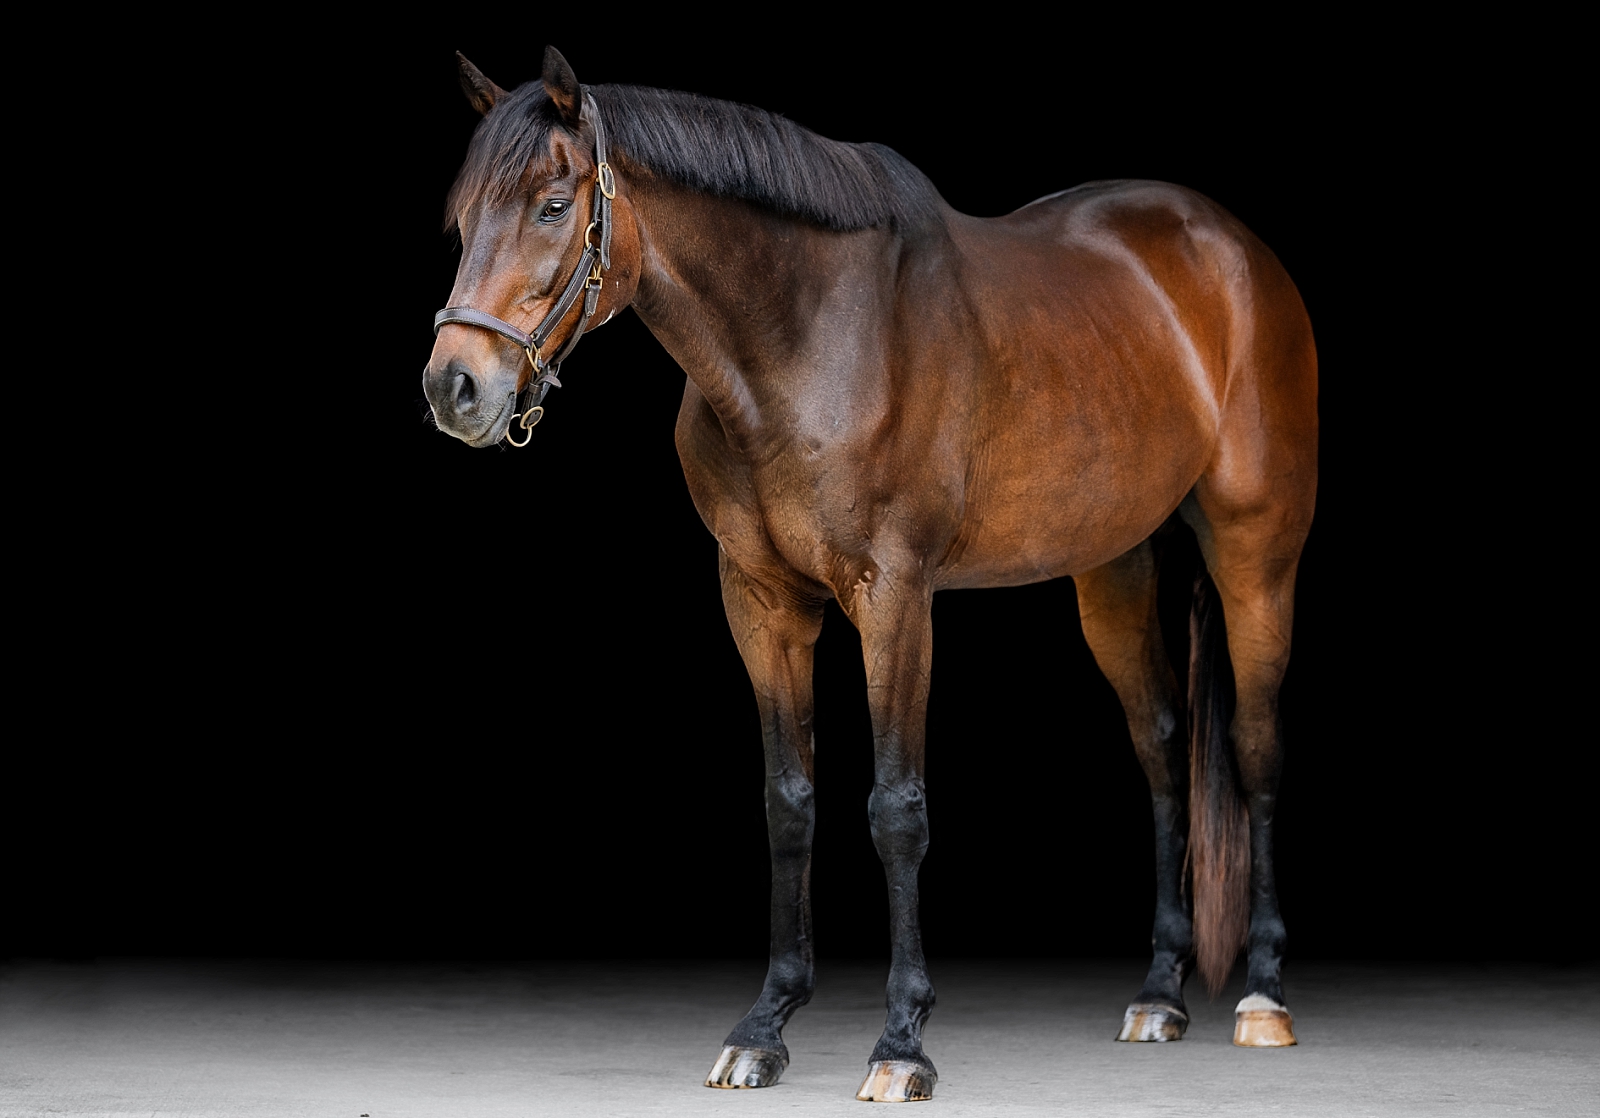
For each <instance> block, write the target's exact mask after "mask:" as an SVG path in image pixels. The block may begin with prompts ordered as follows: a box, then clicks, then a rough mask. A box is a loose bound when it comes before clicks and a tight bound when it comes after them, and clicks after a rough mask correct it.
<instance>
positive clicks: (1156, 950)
mask: <svg viewBox="0 0 1600 1118" xmlns="http://www.w3.org/2000/svg"><path fill="white" fill-rule="evenodd" d="M1154 808H1155V830H1156V835H1155V838H1156V917H1155V926H1154V927H1153V929H1152V930H1151V936H1150V941H1151V947H1152V948H1153V955H1152V958H1151V961H1150V971H1149V973H1148V974H1147V975H1146V976H1145V980H1144V987H1143V989H1141V990H1140V991H1139V997H1138V999H1137V1001H1136V1003H1135V1004H1138V1005H1165V1006H1171V1007H1172V1008H1174V1009H1177V1010H1180V1011H1185V1012H1186V1007H1185V1006H1184V1001H1183V983H1184V980H1185V979H1187V978H1188V977H1189V972H1190V971H1191V970H1192V969H1193V967H1194V920H1193V918H1192V917H1191V915H1190V912H1189V898H1188V890H1187V889H1186V888H1185V886H1184V872H1183V870H1184V855H1185V853H1186V851H1187V850H1188V829H1189V813H1188V808H1187V805H1186V804H1185V802H1184V800H1183V798H1182V796H1181V795H1180V796H1161V795H1157V796H1155V797H1154Z"/></svg>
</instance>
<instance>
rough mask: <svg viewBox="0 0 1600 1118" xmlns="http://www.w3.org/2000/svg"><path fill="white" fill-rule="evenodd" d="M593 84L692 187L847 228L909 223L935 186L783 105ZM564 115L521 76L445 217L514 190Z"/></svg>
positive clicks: (646, 152) (649, 150)
mask: <svg viewBox="0 0 1600 1118" xmlns="http://www.w3.org/2000/svg"><path fill="white" fill-rule="evenodd" d="M590 92H592V93H593V94H594V97H595V101H596V102H597V103H598V104H599V106H600V114H601V116H602V118H603V119H604V120H605V125H606V138H607V142H608V144H609V145H610V146H611V148H613V149H614V150H615V151H616V152H618V153H620V155H621V156H623V157H624V158H626V159H627V160H629V161H631V162H634V163H637V164H639V165H641V166H643V167H645V168H646V169H648V170H649V171H651V172H652V173H654V174H657V175H660V176H661V177H662V178H665V179H668V180H670V181H672V182H675V183H679V184H681V185H683V186H687V187H690V188H691V189H694V190H702V191H705V192H706V193H708V194H713V195H717V196H719V197H724V198H738V199H742V200H743V201H746V202H750V203H753V204H754V205H757V206H762V207H764V208H766V209H769V210H772V211H774V212H775V213H779V214H784V215H786V216H789V217H794V218H799V219H800V220H802V221H806V222H810V223H812V224H814V225H820V226H822V227H823V228H826V229H833V230H837V231H840V232H845V231H849V230H854V229H866V228H870V227H874V226H889V225H895V224H904V223H906V222H908V221H910V220H911V219H913V218H914V217H916V216H918V215H921V214H925V213H926V212H927V211H928V210H929V209H930V208H931V207H932V206H933V205H934V204H936V203H937V201H938V198H939V195H938V192H937V191H935V190H934V188H933V184H932V183H930V182H929V181H928V180H927V178H926V177H925V176H924V175H923V174H922V172H921V171H918V170H917V169H916V168H915V167H913V166H912V165H911V164H910V163H908V162H906V161H905V159H903V158H901V157H900V156H899V155H898V154H896V153H895V152H894V151H892V150H890V149H889V148H886V147H884V146H883V145H881V144H846V143H840V142H839V141H837V140H828V139H824V138H823V137H821V136H818V135H817V134H816V133H814V132H811V131H808V130H807V129H805V128H802V127H800V125H798V124H795V123H794V122H793V121H791V120H787V119H785V118H784V117H781V116H779V115H778V114H777V113H770V112H767V111H766V110H765V109H758V108H754V107H752V106H750V105H739V104H735V103H733V102H731V101H718V100H716V99H715V98H711V97H702V96H700V95H699V94H695V93H678V92H674V91H671V90H665V89H645V88H641V87H638V86H627V85H602V86H595V87H593V88H592V89H591V90H590ZM559 127H561V124H560V118H559V116H558V115H557V112H556V109H555V106H554V105H553V104H551V102H550V98H549V96H548V94H546V92H545V89H544V85H543V83H542V82H538V81H532V82H528V83H526V84H525V85H522V86H519V87H518V88H517V90H516V91H515V92H514V93H512V94H510V95H509V96H508V97H506V98H505V99H504V100H502V101H501V102H500V103H499V104H497V105H496V106H495V107H494V109H493V110H492V111H491V112H490V113H489V115H488V116H486V117H485V118H484V120H483V122H482V123H481V124H480V125H479V126H478V131H477V132H476V133H475V134H474V135H473V138H472V146H471V147H470V148H469V149H468V152H467V161H466V163H465V165H463V166H462V168H461V174H460V176H459V177H458V178H457V179H456V184H455V186H454V188H453V189H452V190H451V191H450V200H449V202H448V203H447V208H446V212H445V226H446V228H453V227H454V226H455V223H456V215H457V214H458V213H460V212H461V210H462V209H463V208H465V207H466V206H468V205H470V204H471V203H472V202H473V201H475V200H476V199H477V198H479V197H480V196H487V197H488V198H489V199H491V200H492V201H502V200H504V199H507V198H510V197H512V196H514V195H515V194H516V193H517V191H518V190H519V189H521V188H522V185H523V182H524V177H525V175H526V173H527V170H528V168H529V166H530V165H531V164H532V163H533V162H534V161H535V160H536V159H538V158H540V157H542V156H543V155H544V154H545V153H546V152H547V151H548V150H549V146H548V145H549V138H550V130H551V129H552V128H559ZM586 131H587V129H586Z"/></svg>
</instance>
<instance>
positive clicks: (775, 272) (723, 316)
mask: <svg viewBox="0 0 1600 1118" xmlns="http://www.w3.org/2000/svg"><path fill="white" fill-rule="evenodd" d="M636 198H637V201H635V203H634V209H635V214H636V218H637V220H638V223H639V226H640V228H639V234H640V241H641V249H642V268H641V273H640V277H639V286H638V291H637V294H636V295H635V297H634V301H633V307H634V310H635V311H636V312H637V313H638V315H639V317H640V318H641V319H642V320H643V321H644V323H645V325H646V326H648V327H649V328H650V331H651V332H652V333H653V334H654V335H655V336H656V338H657V339H658V340H659V341H660V342H661V343H662V345H664V346H665V347H666V349H667V352H669V353H670V354H671V355H672V356H673V358H674V359H675V360H676V361H677V362H678V364H679V365H681V366H682V367H683V368H684V370H685V371H686V372H688V374H689V377H690V379H691V380H693V381H694V383H695V386H696V387H697V388H698V389H699V390H700V392H701V394H702V395H703V396H704V397H705V398H706V401H707V402H708V403H709V404H710V405H711V407H712V409H713V410H714V411H715V412H716V413H717V415H718V417H719V418H720V419H721V420H722V424H723V427H724V429H725V430H727V431H728V433H729V434H730V435H731V436H732V437H733V438H734V439H735V440H736V441H740V442H743V441H745V440H747V439H748V440H753V441H759V442H765V441H767V439H768V438H770V436H771V435H772V434H773V427H774V424H781V423H782V422H783V419H784V417H785V413H786V412H788V411H789V405H790V404H791V403H792V401H793V400H794V397H795V394H796V392H797V391H798V390H799V388H800V385H799V384H798V383H797V381H798V380H799V378H801V377H802V376H803V375H804V373H805V371H806V369H807V367H808V362H811V361H813V360H814V356H815V354H816V353H817V351H818V350H819V348H826V347H827V346H828V345H829V344H832V343H834V342H838V341H845V340H846V339H842V338H832V339H830V338H828V337H825V336H824V335H826V334H827V333H828V332H830V331H833V332H837V331H850V332H852V333H854V334H859V332H860V331H862V330H870V329H872V328H874V325H873V323H872V322H869V321H867V320H868V319H871V318H872V316H870V315H866V316H862V315H855V316H853V318H852V316H849V315H842V314H841V313H840V311H841V308H842V307H844V306H845V305H847V304H849V303H851V302H852V300H853V301H854V302H855V303H857V304H859V303H861V302H862V301H863V300H862V298H861V296H860V295H854V296H852V294H851V293H852V291H854V292H860V291H864V290H869V289H870V290H882V287H881V286H880V281H881V280H882V279H883V278H884V277H883V276H880V275H878V273H879V272H885V271H889V270H892V267H893V253H892V252H891V251H889V249H890V247H891V245H892V241H893V235H892V234H890V233H888V232H886V231H883V230H865V231H862V232H858V233H845V234H841V233H831V232H828V231H826V230H821V229H817V228H815V227H812V226H808V225H806V224H804V223H801V222H797V221H792V220H789V219H786V218H783V217H779V216H776V215H773V214H771V213H768V212H766V211H763V210H760V209H758V208H756V207H754V206H752V205H749V204H747V203H744V202H739V201H733V200H729V199H723V198H715V197H711V196H709V195H706V194H701V193H699V192H696V191H692V190H688V189H684V188H680V187H675V186H670V185H665V184H662V183H660V182H659V180H657V181H655V182H652V183H650V184H649V185H648V186H646V187H645V188H644V189H642V190H639V191H638V192H637V194H636ZM860 341H861V339H860V338H859V336H855V337H852V338H851V339H849V342H851V343H854V344H859V342H860Z"/></svg>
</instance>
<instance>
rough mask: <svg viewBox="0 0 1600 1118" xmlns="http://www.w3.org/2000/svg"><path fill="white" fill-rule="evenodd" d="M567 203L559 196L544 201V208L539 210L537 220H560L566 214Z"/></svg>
mask: <svg viewBox="0 0 1600 1118" xmlns="http://www.w3.org/2000/svg"><path fill="white" fill-rule="evenodd" d="M568 204H569V203H567V202H565V201H563V200H562V199H560V198H556V199H553V200H551V201H549V202H546V203H545V204H544V209H542V210H540V211H539V220H540V221H544V222H550V221H560V220H561V219H562V218H563V217H565V216H566V213H567V206H568Z"/></svg>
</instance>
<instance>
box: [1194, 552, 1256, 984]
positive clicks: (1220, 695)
mask: <svg viewBox="0 0 1600 1118" xmlns="http://www.w3.org/2000/svg"><path fill="white" fill-rule="evenodd" d="M1232 700H1233V664H1232V662H1231V661H1230V660H1229V659H1228V640H1227V628H1226V626H1225V625H1224V623H1223V618H1222V602H1221V600H1220V599H1219V598H1218V596H1217V587H1216V584H1215V583H1213V582H1212V581H1211V576H1210V575H1209V574H1207V573H1206V571H1205V569H1204V568H1203V567H1202V568H1201V570H1200V573H1199V574H1198V575H1197V576H1196V578H1195V580H1194V604H1193V605H1192V607H1191V608H1190V612H1189V864H1190V869H1191V872H1192V873H1193V880H1194V943H1195V961H1196V963H1197V964H1198V968H1199V971H1200V978H1201V980H1202V981H1203V982H1205V984H1206V990H1207V991H1209V992H1210V994H1211V996H1212V997H1216V996H1217V994H1219V993H1220V992H1221V991H1222V987H1223V985H1224V984H1225V983H1226V982H1227V981H1228V972H1229V971H1231V970H1232V969H1233V963H1234V960H1235V959H1237V958H1238V957H1239V951H1240V949H1241V948H1242V947H1243V946H1244V943H1245V937H1246V936H1247V935H1248V933H1249V930H1250V817H1249V815H1248V814H1247V813H1246V811H1245V806H1244V800H1243V798H1242V797H1241V796H1240V794H1239V777H1238V767H1237V762H1236V761H1235V760H1234V756H1233V743H1232V741H1231V740H1229V736H1228V723H1229V722H1231V721H1232V718H1233V711H1232V709H1231V708H1232V705H1233V702H1232Z"/></svg>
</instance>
